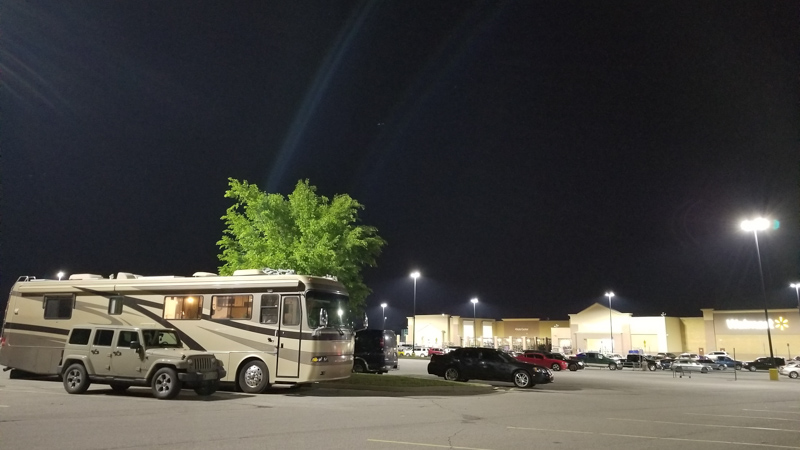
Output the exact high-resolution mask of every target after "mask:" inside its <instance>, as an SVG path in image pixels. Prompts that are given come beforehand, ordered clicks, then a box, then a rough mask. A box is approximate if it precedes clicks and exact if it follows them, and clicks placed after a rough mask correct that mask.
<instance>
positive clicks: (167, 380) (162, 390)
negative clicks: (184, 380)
mask: <svg viewBox="0 0 800 450" xmlns="http://www.w3.org/2000/svg"><path fill="white" fill-rule="evenodd" d="M151 388H152V389H153V396H154V397H155V398H157V399H159V400H169V399H172V398H175V397H177V396H178V394H180V393H181V380H179V379H178V373H177V372H175V369H173V368H172V367H162V368H160V369H158V371H157V372H156V374H155V375H153V382H152V386H151Z"/></svg>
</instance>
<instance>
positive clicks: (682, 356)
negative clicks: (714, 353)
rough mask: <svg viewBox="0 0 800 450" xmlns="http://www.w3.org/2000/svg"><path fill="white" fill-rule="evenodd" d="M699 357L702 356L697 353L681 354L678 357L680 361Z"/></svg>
mask: <svg viewBox="0 0 800 450" xmlns="http://www.w3.org/2000/svg"><path fill="white" fill-rule="evenodd" d="M699 357H700V355H698V354H697V353H681V354H680V355H678V358H679V359H697V358H699Z"/></svg>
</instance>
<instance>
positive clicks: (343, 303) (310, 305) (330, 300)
mask: <svg viewBox="0 0 800 450" xmlns="http://www.w3.org/2000/svg"><path fill="white" fill-rule="evenodd" d="M349 308H350V305H349V300H348V298H347V296H346V295H339V294H334V293H331V292H320V291H309V292H308V293H307V294H306V311H308V326H309V327H310V328H319V326H320V324H319V312H320V311H321V310H323V309H324V310H326V311H327V312H328V326H329V327H334V328H343V327H346V328H350V312H349Z"/></svg>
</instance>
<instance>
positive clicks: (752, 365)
mask: <svg viewBox="0 0 800 450" xmlns="http://www.w3.org/2000/svg"><path fill="white" fill-rule="evenodd" d="M770 359H771V358H770V357H769V356H764V357H762V358H758V359H756V360H755V361H750V362H746V363H744V365H743V366H742V367H744V369H745V370H749V371H750V372H755V371H756V370H769V369H777V368H778V367H780V366H785V365H786V360H784V359H783V358H779V357H777V356H776V357H775V358H773V359H774V360H775V361H774V362H773V361H770Z"/></svg>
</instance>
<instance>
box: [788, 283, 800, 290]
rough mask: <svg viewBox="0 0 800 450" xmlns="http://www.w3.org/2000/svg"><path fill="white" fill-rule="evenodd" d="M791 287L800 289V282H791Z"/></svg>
mask: <svg viewBox="0 0 800 450" xmlns="http://www.w3.org/2000/svg"><path fill="white" fill-rule="evenodd" d="M789 287H791V288H795V289H798V288H800V282H798V283H792V284H790V285H789Z"/></svg>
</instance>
